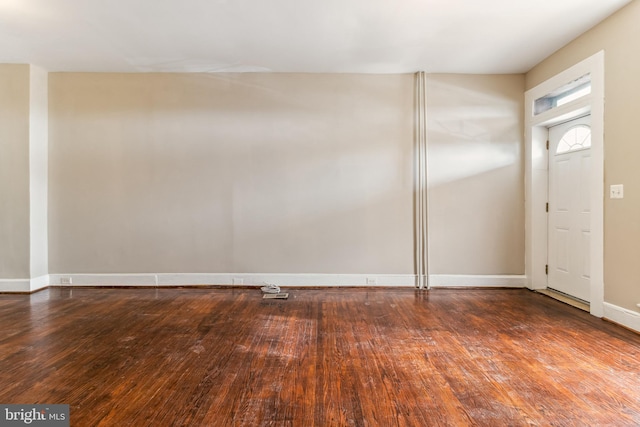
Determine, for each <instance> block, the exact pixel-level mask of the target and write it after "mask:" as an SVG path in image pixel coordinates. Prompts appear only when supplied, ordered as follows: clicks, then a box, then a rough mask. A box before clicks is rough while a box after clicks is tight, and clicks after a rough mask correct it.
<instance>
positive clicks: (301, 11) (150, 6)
mask: <svg viewBox="0 0 640 427" xmlns="http://www.w3.org/2000/svg"><path fill="white" fill-rule="evenodd" d="M629 2H630V0H606V1H604V0H395V1H394V0H269V1H267V0H126V1H125V0H0V63H30V64H36V65H40V66H42V67H44V68H46V69H48V70H50V71H123V72H137V71H175V72H183V71H184V72H216V71H273V72H321V73H332V72H345V73H407V72H414V71H418V70H423V71H427V72H430V73H435V72H446V73H520V72H525V71H528V70H529V69H531V68H532V67H533V66H534V65H535V64H537V63H538V62H540V61H541V60H542V59H544V58H545V57H547V56H548V55H550V54H551V53H553V52H554V51H556V50H557V49H558V48H560V47H562V46H563V45H565V44H566V43H567V42H569V41H571V40H572V39H574V38H575V37H577V36H578V35H580V34H581V33H583V32H584V31H585V30H587V29H589V28H591V27H592V26H594V25H595V24H597V23H598V22H600V21H601V20H603V19H604V18H605V17H607V16H609V15H610V14H611V13H613V12H614V11H616V10H617V9H619V8H621V7H622V6H624V5H625V4H627V3H629Z"/></svg>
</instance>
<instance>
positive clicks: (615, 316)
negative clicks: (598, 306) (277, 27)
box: [603, 302, 640, 332]
mask: <svg viewBox="0 0 640 427" xmlns="http://www.w3.org/2000/svg"><path fill="white" fill-rule="evenodd" d="M603 306H604V316H603V317H604V318H605V319H607V320H610V321H612V322H614V323H618V324H619V325H622V326H624V327H626V328H629V329H633V330H634V331H636V332H640V313H637V312H635V311H632V310H627V309H626V308H622V307H618V306H617V305H613V304H610V303H608V302H605V303H604V304H603Z"/></svg>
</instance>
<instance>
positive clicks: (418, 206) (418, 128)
mask: <svg viewBox="0 0 640 427" xmlns="http://www.w3.org/2000/svg"><path fill="white" fill-rule="evenodd" d="M414 90H415V93H414V99H415V106H414V109H415V120H414V123H415V132H414V134H415V153H416V157H415V159H414V160H415V172H414V173H415V183H414V203H415V206H414V218H415V219H414V223H415V227H414V229H415V230H414V257H415V265H416V270H415V272H416V287H418V288H420V289H422V220H421V219H422V192H421V191H420V171H421V163H420V159H421V158H422V145H421V144H420V141H421V140H422V114H421V98H420V73H419V72H418V73H416V74H415V80H414Z"/></svg>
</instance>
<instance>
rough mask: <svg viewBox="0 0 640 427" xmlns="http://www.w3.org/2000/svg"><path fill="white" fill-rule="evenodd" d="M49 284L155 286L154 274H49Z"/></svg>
mask: <svg viewBox="0 0 640 427" xmlns="http://www.w3.org/2000/svg"><path fill="white" fill-rule="evenodd" d="M49 277H50V284H51V286H157V285H158V283H157V275H156V274H50V275H49Z"/></svg>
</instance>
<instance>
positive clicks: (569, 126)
mask: <svg viewBox="0 0 640 427" xmlns="http://www.w3.org/2000/svg"><path fill="white" fill-rule="evenodd" d="M590 176H591V129H590V116H585V117H581V118H578V119H574V120H571V121H570V122H567V123H563V124H560V125H556V126H553V127H551V128H550V129H549V226H548V227H549V236H548V242H549V243H548V244H549V250H548V265H549V276H548V287H549V288H551V289H555V290H558V291H561V292H564V293H566V294H568V295H571V296H574V297H576V298H579V299H581V300H584V301H587V302H589V301H590V299H591V295H590V293H591V289H590V262H589V260H590V248H591V226H590V222H591V206H590V204H591V197H590V195H591V191H590Z"/></svg>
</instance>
